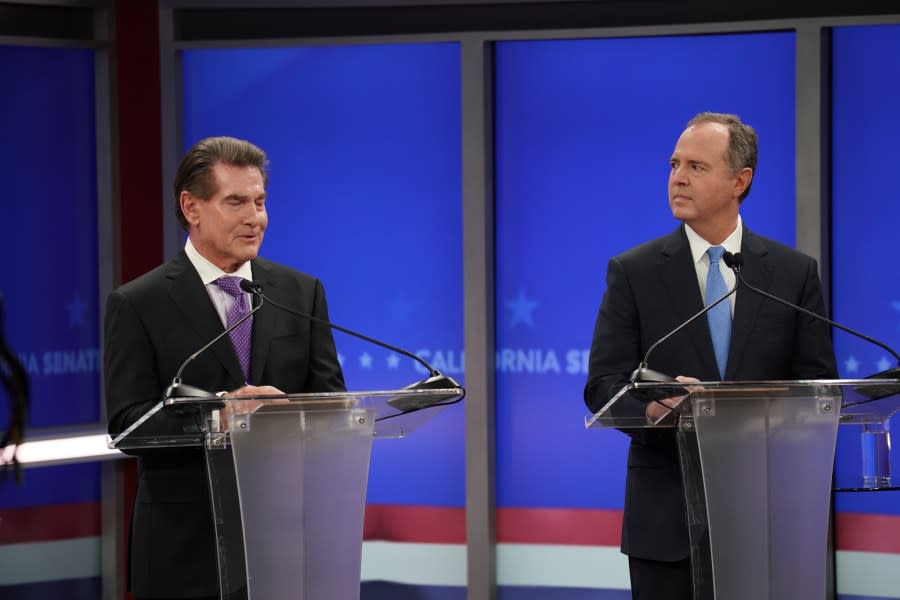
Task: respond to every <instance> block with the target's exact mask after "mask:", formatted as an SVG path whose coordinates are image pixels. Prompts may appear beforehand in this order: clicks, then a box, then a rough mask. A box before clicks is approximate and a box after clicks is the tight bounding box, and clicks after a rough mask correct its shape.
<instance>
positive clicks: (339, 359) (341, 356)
mask: <svg viewBox="0 0 900 600" xmlns="http://www.w3.org/2000/svg"><path fill="white" fill-rule="evenodd" d="M338 364H339V365H341V366H342V367H343V366H344V355H343V354H341V353H340V352H338Z"/></svg>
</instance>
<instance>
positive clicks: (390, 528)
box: [363, 504, 466, 544]
mask: <svg viewBox="0 0 900 600" xmlns="http://www.w3.org/2000/svg"><path fill="white" fill-rule="evenodd" d="M363 539H366V540H373V541H374V540H384V541H390V542H420V543H430V544H465V543H466V512H465V509H462V508H449V507H443V506H408V505H399V504H367V505H366V521H365V526H364V527H363Z"/></svg>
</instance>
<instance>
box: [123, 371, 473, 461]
mask: <svg viewBox="0 0 900 600" xmlns="http://www.w3.org/2000/svg"><path fill="white" fill-rule="evenodd" d="M464 396H465V390H464V389H463V388H461V387H454V388H444V389H400V390H376V391H364V392H327V393H317V394H277V395H265V396H228V395H222V396H203V397H177V398H167V399H165V400H163V401H160V402H158V403H157V404H156V405H154V406H153V407H152V408H151V409H150V410H148V411H147V412H146V413H145V414H144V415H142V416H141V417H140V418H139V419H137V420H136V421H135V422H134V424H132V425H131V427H129V428H128V429H126V430H125V431H123V432H122V433H120V434H118V435H116V436H114V437H112V438H111V439H110V440H109V443H108V445H109V447H110V448H117V449H119V450H128V449H136V448H164V447H174V446H201V445H204V444H205V443H207V438H208V436H209V435H210V434H216V435H220V436H224V435H227V427H226V428H225V429H224V430H220V427H219V425H218V424H219V423H220V419H219V418H218V417H219V412H220V411H222V409H224V408H225V407H226V406H227V407H228V408H229V411H230V412H231V413H232V414H248V413H257V412H265V413H302V412H306V411H322V410H338V411H361V412H362V413H368V414H367V415H365V416H366V418H374V419H375V437H404V436H405V435H407V434H408V433H410V432H411V431H413V430H414V429H416V428H417V427H419V426H420V425H422V424H423V423H424V422H425V421H427V420H428V419H430V418H431V417H433V416H434V415H435V414H437V412H439V411H440V410H442V409H443V408H444V407H446V406H449V405H451V404H455V403H457V402H459V401H460V400H462V399H463V397H464Z"/></svg>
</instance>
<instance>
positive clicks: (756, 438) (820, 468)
mask: <svg viewBox="0 0 900 600" xmlns="http://www.w3.org/2000/svg"><path fill="white" fill-rule="evenodd" d="M898 392H900V380H895V379H889V380H879V379H866V380H817V381H746V382H708V383H697V384H684V383H677V382H672V383H633V384H629V385H627V386H625V387H623V388H622V389H621V390H620V392H619V393H618V394H616V396H615V397H614V398H612V399H611V400H610V401H609V402H608V403H607V404H606V405H605V406H604V407H603V408H602V409H601V410H599V411H598V412H597V413H595V414H594V415H593V416H591V417H589V418H588V419H587V421H586V425H587V427H602V428H609V427H612V428H617V429H628V428H634V427H675V428H677V431H676V437H677V440H678V449H679V455H680V456H679V458H680V462H681V471H682V478H683V481H684V488H685V498H686V501H687V511H688V514H687V521H688V531H689V534H690V537H691V566H692V569H693V575H694V598H695V600H713V599H716V600H760V599H767V600H798V599H801V598H802V599H803V600H817V599H822V600H824V598H825V594H826V564H827V553H828V524H829V517H830V502H831V490H832V471H833V466H834V454H835V444H836V440H837V429H838V425H839V423H856V424H875V423H881V424H884V423H886V421H887V419H888V418H890V416H891V415H893V414H894V413H896V412H897V410H898V408H900V396H898ZM667 398H674V399H677V403H676V404H675V405H674V407H673V408H671V409H670V410H669V411H668V412H667V414H666V415H665V416H663V417H662V418H660V419H659V420H657V421H655V422H650V421H649V420H648V418H647V416H646V408H647V404H648V403H649V402H657V401H661V400H663V399H667ZM882 429H883V430H886V427H883V428H882ZM864 455H865V453H864ZM864 461H865V458H864ZM867 468H870V467H867V466H866V465H863V473H865V470H866V469H867ZM880 476H881V477H882V479H881V480H880V481H881V482H882V483H884V481H887V482H890V472H889V471H887V474H886V480H885V479H884V476H885V473H884V470H883V467H882V472H881V473H880Z"/></svg>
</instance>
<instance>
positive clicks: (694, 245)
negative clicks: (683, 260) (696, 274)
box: [684, 215, 744, 264]
mask: <svg viewBox="0 0 900 600" xmlns="http://www.w3.org/2000/svg"><path fill="white" fill-rule="evenodd" d="M684 232H685V233H686V234H687V239H688V243H689V244H690V245H691V256H693V257H694V264H697V263H698V262H700V261H701V260H703V257H704V256H705V255H706V251H707V250H709V249H710V248H711V247H712V246H713V244H710V243H709V242H707V241H706V240H704V239H703V238H702V237H700V234H699V233H697V232H696V231H694V230H693V229H691V226H690V225H688V224H687V223H685V224H684ZM743 237H744V228H743V226H742V223H741V215H738V218H737V226H736V227H735V228H734V231H732V232H731V234H730V235H729V236H728V237H727V238H725V241H724V242H722V243H721V244H716V245H717V246H722V247H723V248H725V250H727V251H728V252H731V253H732V254H737V253H738V252H740V251H741V241H742V240H743Z"/></svg>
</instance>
